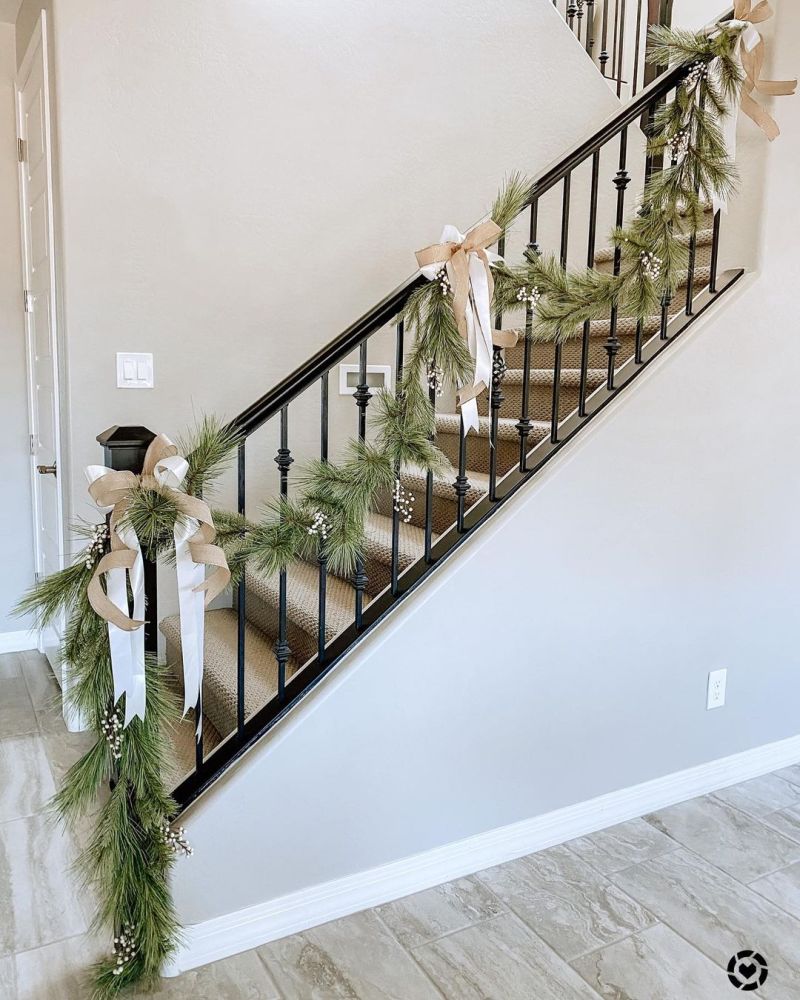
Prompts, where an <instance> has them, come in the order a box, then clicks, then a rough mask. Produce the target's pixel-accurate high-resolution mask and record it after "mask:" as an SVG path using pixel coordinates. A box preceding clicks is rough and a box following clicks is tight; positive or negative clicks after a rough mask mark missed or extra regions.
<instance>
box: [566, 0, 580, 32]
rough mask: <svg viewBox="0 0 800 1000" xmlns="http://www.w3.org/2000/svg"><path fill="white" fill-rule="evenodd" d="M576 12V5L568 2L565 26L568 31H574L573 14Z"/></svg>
mask: <svg viewBox="0 0 800 1000" xmlns="http://www.w3.org/2000/svg"><path fill="white" fill-rule="evenodd" d="M577 11H578V5H577V4H576V3H574V2H573V0H570V2H569V3H568V4H567V24H568V25H569V30H570V31H574V30H575V14H576V13H577Z"/></svg>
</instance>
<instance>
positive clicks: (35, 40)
mask: <svg viewBox="0 0 800 1000" xmlns="http://www.w3.org/2000/svg"><path fill="white" fill-rule="evenodd" d="M39 46H41V50H42V76H43V81H42V93H43V97H44V129H45V144H46V147H47V154H46V157H45V169H46V185H47V209H48V211H47V228H48V241H49V246H50V274H49V285H50V303H51V308H50V340H51V351H52V364H53V372H52V378H53V420H54V424H55V426H54V439H55V461H56V465H57V468H58V473H59V474H58V477H57V479H56V506H57V512H58V513H57V519H58V524H57V525H55V526H54V528H55V532H56V535H57V539H58V569H63V568H64V565H65V556H66V538H65V531H64V490H63V481H64V474H65V473H66V471H67V470H66V465H65V463H64V442H63V438H62V433H61V400H62V380H61V362H60V350H61V344H60V339H59V324H58V312H59V309H58V302H59V300H58V295H57V282H56V249H55V248H56V243H55V235H54V234H55V215H54V205H53V189H54V185H53V140H52V131H53V130H52V122H51V102H50V66H49V53H48V24H47V12H46V11H44V10H42V11H41V15H40V18H39V20H38V21H37V23H36V26H35V27H34V30H33V34H32V35H31V39H30V41H29V43H28V47H27V49H26V51H25V56H24V57H23V59H22V62H21V63H20V67H19V69H18V71H17V75H16V80H15V87H14V96H15V103H16V108H15V112H16V126H17V136H18V137H19V136H21V135H22V115H23V104H22V87H23V85H24V83H25V81H26V79H27V77H28V74H29V72H30V69H31V64H32V62H33V58H34V55H35V53H36V50H37V48H39ZM24 170H25V164H24V163H23V162H20V163H19V164H18V178H19V209H20V234H21V239H20V246H21V250H22V281H23V287H22V290H21V291H22V297H23V302H24V301H25V299H26V294H25V293H26V289H25V285H26V284H27V274H28V270H29V269H28V261H29V259H30V253H31V246H30V243H31V236H30V230H29V225H28V219H27V212H26V208H25V179H24ZM23 308H25V306H23ZM28 316H29V313H28V312H27V309H26V310H25V361H26V368H27V390H28V433H29V441H30V447H29V453H30V457H29V468H30V484H31V499H32V504H31V512H32V517H33V557H34V566H35V571H36V575H37V579H38V577H39V573H40V572H41V568H42V551H41V539H40V537H39V521H40V516H39V515H40V497H39V476H38V473H37V471H36V461H35V455H34V443H33V442H34V429H35V427H36V387H35V384H34V345H33V340H32V329H31V326H32V324H31V323H30V320H29V319H28ZM59 632H60V634H63V623H61V624H60V627H59ZM37 643H38V648H39V650H40V651H42V649H43V645H42V633H41V630H40V631H39V634H38V638H37ZM60 672H61V675H62V676H58V677H57V680H58V681H59V682H60V683H61V685H62V689H65V688H66V685H65V678H64V676H63V672H64V664H61V671H60Z"/></svg>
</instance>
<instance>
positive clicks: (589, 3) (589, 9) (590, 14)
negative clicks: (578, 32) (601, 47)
mask: <svg viewBox="0 0 800 1000" xmlns="http://www.w3.org/2000/svg"><path fill="white" fill-rule="evenodd" d="M594 4H595V0H586V51H587V52H588V53H589V56H590V57H591V55H592V49H593V48H594Z"/></svg>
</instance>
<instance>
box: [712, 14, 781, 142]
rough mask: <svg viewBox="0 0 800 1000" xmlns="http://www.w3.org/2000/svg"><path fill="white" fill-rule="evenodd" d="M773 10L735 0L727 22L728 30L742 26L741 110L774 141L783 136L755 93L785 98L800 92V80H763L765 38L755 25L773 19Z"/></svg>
mask: <svg viewBox="0 0 800 1000" xmlns="http://www.w3.org/2000/svg"><path fill="white" fill-rule="evenodd" d="M773 14H774V11H773V9H772V7H771V6H770V5H769V0H761V2H760V3H757V4H756V5H755V7H753V6H752V0H736V3H735V4H734V8H733V18H734V19H733V21H728V27H735V26H736V25H737V23H738V24H739V25H740V26H741V27H742V34H741V39H740V59H741V62H742V69H743V70H744V82H743V83H742V97H741V106H742V111H743V112H744V113H745V114H746V115H747V117H748V118H751V119H752V120H753V121H754V122H755V123H756V125H758V127H759V128H760V129H761V131H762V132H763V133H764V135H765V136H766V137H767V138H768V139H769V140H770V141H771V140H772V139H777V137H778V136H779V135H780V134H781V130H780V129H779V128H778V124H777V122H776V121H775V119H774V118H773V117H772V115H770V114H769V112H767V111H766V110H765V109H764V108H762V107H761V105H760V104H759V103H758V102H757V101H756V100H755V98H754V97H753V93H760V94H765V95H766V96H768V97H784V96H788V95H790V94H793V93H794V92H795V90H796V89H797V80H762V79H761V70H762V69H763V66H764V55H765V47H764V39H763V38H762V37H761V34H760V33H759V32H758V31H757V30H756V29H755V27H754V25H756V24H761V22H763V21H766V20H768V19H769V18H770V17H772V16H773Z"/></svg>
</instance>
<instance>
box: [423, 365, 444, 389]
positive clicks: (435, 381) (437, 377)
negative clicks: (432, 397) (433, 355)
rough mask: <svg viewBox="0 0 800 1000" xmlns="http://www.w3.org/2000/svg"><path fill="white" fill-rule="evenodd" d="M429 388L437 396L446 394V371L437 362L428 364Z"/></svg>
mask: <svg viewBox="0 0 800 1000" xmlns="http://www.w3.org/2000/svg"><path fill="white" fill-rule="evenodd" d="M427 379H428V388H429V389H433V391H434V392H435V393H436V395H437V396H441V394H442V393H443V392H444V371H443V370H442V369H441V368H440V367H439V366H438V365H437V364H436V362H435V361H429V362H428V370H427Z"/></svg>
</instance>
